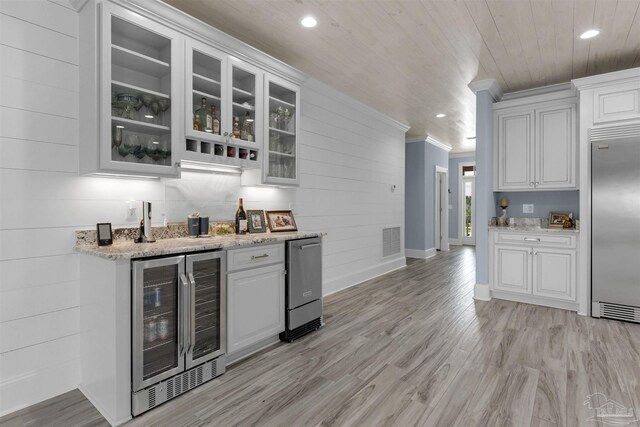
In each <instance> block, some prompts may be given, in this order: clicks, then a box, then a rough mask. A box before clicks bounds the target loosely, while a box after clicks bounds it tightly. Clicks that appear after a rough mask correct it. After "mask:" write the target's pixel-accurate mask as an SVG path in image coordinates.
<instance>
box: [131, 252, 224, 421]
mask: <svg viewBox="0 0 640 427" xmlns="http://www.w3.org/2000/svg"><path fill="white" fill-rule="evenodd" d="M225 255H226V254H225V252H221V251H218V252H206V253H200V254H194V255H180V256H174V257H165V258H157V259H150V260H140V261H133V262H132V270H131V271H132V274H133V289H132V292H133V294H132V305H133V307H132V335H131V336H132V347H131V348H132V405H131V411H132V414H133V415H134V416H136V415H139V414H141V413H143V412H145V411H147V410H149V409H151V408H153V407H155V406H157V405H159V404H161V403H163V402H165V401H167V400H169V399H172V398H173V397H176V396H178V395H180V394H182V393H184V392H186V391H188V390H190V389H192V388H194V387H196V386H198V385H200V384H202V383H204V382H206V381H208V380H210V379H213V378H215V377H216V376H218V375H220V374H222V373H224V370H225V361H226V360H225V352H226V329H225V328H226V326H225V304H226V283H225V271H224V268H225V267H224V266H225Z"/></svg>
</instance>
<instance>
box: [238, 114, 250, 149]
mask: <svg viewBox="0 0 640 427" xmlns="http://www.w3.org/2000/svg"><path fill="white" fill-rule="evenodd" d="M240 138H241V139H244V140H245V141H249V142H253V119H252V118H251V115H250V114H249V112H248V111H247V114H245V116H244V123H243V124H242V131H241V133H240Z"/></svg>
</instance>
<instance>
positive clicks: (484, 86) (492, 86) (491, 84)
mask: <svg viewBox="0 0 640 427" xmlns="http://www.w3.org/2000/svg"><path fill="white" fill-rule="evenodd" d="M468 87H469V89H471V91H472V92H473V93H475V94H476V95H477V94H478V92H485V91H486V92H489V94H490V95H491V96H492V97H493V100H494V101H500V100H501V99H502V88H501V87H500V85H499V84H498V82H497V81H496V79H485V80H474V81H472V82H471V83H469V84H468Z"/></svg>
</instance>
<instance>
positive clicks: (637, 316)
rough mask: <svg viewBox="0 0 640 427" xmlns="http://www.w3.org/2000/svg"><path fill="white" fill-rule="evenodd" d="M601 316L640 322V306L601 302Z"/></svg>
mask: <svg viewBox="0 0 640 427" xmlns="http://www.w3.org/2000/svg"><path fill="white" fill-rule="evenodd" d="M600 317H607V318H609V319H615V320H624V321H625V322H634V323H640V308H638V307H630V306H628V305H619V304H610V303H608V302H601V303H600Z"/></svg>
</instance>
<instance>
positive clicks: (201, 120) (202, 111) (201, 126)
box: [194, 98, 212, 132]
mask: <svg viewBox="0 0 640 427" xmlns="http://www.w3.org/2000/svg"><path fill="white" fill-rule="evenodd" d="M195 114H196V116H198V130H199V131H201V132H211V130H212V129H211V125H212V123H211V113H209V111H208V110H207V98H202V101H201V103H200V108H198V109H197V110H196V112H195ZM194 121H195V120H194Z"/></svg>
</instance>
